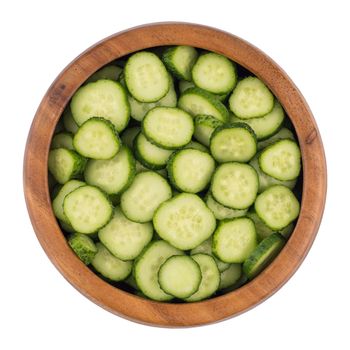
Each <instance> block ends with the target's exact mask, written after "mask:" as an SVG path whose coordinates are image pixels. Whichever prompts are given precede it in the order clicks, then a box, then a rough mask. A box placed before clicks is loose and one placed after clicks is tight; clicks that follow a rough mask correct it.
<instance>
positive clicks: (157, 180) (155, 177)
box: [120, 171, 172, 223]
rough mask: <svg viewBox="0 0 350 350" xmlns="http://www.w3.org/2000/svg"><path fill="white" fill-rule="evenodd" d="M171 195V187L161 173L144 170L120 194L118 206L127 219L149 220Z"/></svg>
mask: <svg viewBox="0 0 350 350" xmlns="http://www.w3.org/2000/svg"><path fill="white" fill-rule="evenodd" d="M171 196H172V192H171V187H170V186H169V184H168V182H167V181H166V180H165V179H164V178H163V177H162V176H161V175H159V174H157V173H156V172H153V171H145V172H141V173H139V174H137V175H136V176H135V178H134V181H133V183H132V184H131V186H130V187H129V188H128V189H127V190H126V191H125V192H124V193H123V194H122V196H121V199H120V206H121V209H122V211H123V213H124V215H125V216H126V217H127V218H128V219H129V220H132V221H135V222H140V223H143V222H148V221H151V220H152V218H153V215H154V213H155V211H156V210H157V208H158V207H159V205H160V204H161V203H163V202H164V201H166V200H168V199H169V198H171Z"/></svg>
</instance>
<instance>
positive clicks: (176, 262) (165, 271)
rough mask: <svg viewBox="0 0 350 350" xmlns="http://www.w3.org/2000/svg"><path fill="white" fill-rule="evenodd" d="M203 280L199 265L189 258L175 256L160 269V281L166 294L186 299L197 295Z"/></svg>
mask: <svg viewBox="0 0 350 350" xmlns="http://www.w3.org/2000/svg"><path fill="white" fill-rule="evenodd" d="M201 280H202V274H201V270H200V268H199V265H198V264H197V263H196V262H195V261H194V260H193V259H192V258H191V257H189V256H186V255H184V256H181V255H175V256H171V257H170V258H168V259H167V260H166V261H165V262H164V263H163V264H162V266H161V267H160V269H159V272H158V281H159V285H160V288H162V289H163V290H164V292H165V293H167V294H170V295H172V296H174V297H176V298H180V299H185V298H188V297H189V296H191V295H192V294H193V293H195V292H196V291H197V290H198V288H199V285H200V283H201Z"/></svg>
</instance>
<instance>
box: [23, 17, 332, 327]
mask: <svg viewBox="0 0 350 350" xmlns="http://www.w3.org/2000/svg"><path fill="white" fill-rule="evenodd" d="M208 38H210V40H208ZM167 45H190V46H195V47H199V48H202V49H206V50H210V51H214V52H217V53H219V54H223V55H225V56H226V57H229V58H230V59H232V60H234V61H235V62H237V63H238V64H240V65H242V66H243V67H245V68H247V69H248V70H250V71H251V72H252V73H254V74H255V75H257V76H258V77H259V78H260V79H262V80H263V81H264V82H265V83H266V85H267V86H268V87H269V88H270V90H271V91H272V92H273V94H274V95H275V96H276V97H277V98H278V99H279V101H280V102H281V104H282V105H283V107H284V109H285V111H286V113H287V114H288V115H289V117H290V119H291V121H292V123H293V125H294V128H295V131H296V134H297V136H298V139H299V144H300V148H301V153H302V162H303V189H302V201H301V212H300V216H299V218H298V221H297V224H296V227H295V229H294V232H293V234H292V235H291V237H290V239H289V240H288V242H287V244H286V245H285V247H284V248H283V249H282V251H281V253H280V254H279V255H278V256H277V258H276V259H275V260H274V261H273V262H272V263H271V264H270V265H269V266H268V267H267V268H266V269H265V270H264V271H263V272H262V273H261V274H259V275H258V276H257V277H256V278H255V279H253V280H252V281H250V282H248V283H247V284H245V285H243V286H242V287H240V288H238V289H236V290H234V291H232V292H229V293H227V294H224V295H222V296H218V297H215V298H212V299H208V300H205V301H201V302H196V303H181V304H171V303H164V302H157V301H151V300H148V299H145V298H141V297H139V296H135V295H132V294H130V293H128V292H125V291H123V290H121V289H118V288H115V287H113V286H112V285H110V284H108V283H107V282H105V281H103V280H102V279H101V278H100V277H98V276H97V275H96V274H94V273H93V272H92V271H91V270H90V269H89V268H88V267H86V266H85V265H84V264H83V263H82V262H81V261H80V260H79V259H78V258H77V257H76V255H75V254H74V253H73V252H72V250H71V249H70V248H69V246H68V244H67V242H66V239H65V237H64V235H63V234H62V231H61V229H60V227H59V225H58V223H57V221H56V218H55V216H54V214H53V211H52V208H51V201H50V194H49V188H48V172H47V160H48V153H49V144H50V140H51V138H52V135H53V133H54V129H55V126H56V124H57V122H58V120H59V117H60V116H61V113H62V111H63V109H64V107H65V106H66V104H67V103H68V102H69V100H70V98H71V96H72V95H73V94H74V92H75V91H76V90H77V88H78V87H79V86H80V85H81V84H82V83H83V82H84V81H85V80H86V79H87V78H88V77H89V76H90V75H91V74H92V73H94V72H95V71H97V70H98V69H99V68H101V67H102V66H104V65H105V64H108V63H110V62H112V61H113V60H115V59H118V58H120V57H122V56H125V55H127V54H129V53H132V52H135V51H138V50H144V49H147V48H151V47H156V46H167ZM33 169H35V171H34V172H33ZM23 186H24V194H25V200H26V204H27V209H28V213H29V216H30V219H31V222H32V226H33V228H34V231H35V233H36V236H37V238H38V240H39V242H40V244H41V246H42V248H43V249H44V251H45V252H46V254H47V256H48V257H49V259H50V260H51V262H52V263H53V264H54V265H55V267H56V268H57V269H58V270H59V271H60V273H61V274H62V275H63V276H64V277H65V278H66V280H67V281H68V282H69V283H70V284H71V285H73V286H74V287H75V288H76V289H77V290H78V291H79V292H81V293H82V294H83V295H85V296H86V297H87V298H88V299H90V300H91V301H93V302H94V303H96V304H98V305H99V306H101V307H103V308H104V309H106V310H108V311H110V312H112V313H114V314H116V315H119V316H122V317H124V318H127V319H129V320H133V321H135V322H138V323H142V324H147V325H153V326H162V327H189V326H197V325H204V324H209V323H214V322H217V321H221V320H224V319H228V318H230V317H233V316H237V315H239V314H241V313H243V312H245V311H247V310H249V309H251V308H252V307H254V306H256V305H258V304H259V303H261V302H262V301H264V300H266V299H267V298H268V297H270V296H271V295H273V294H274V293H275V292H276V291H277V290H278V289H280V288H281V287H282V286H283V285H284V284H285V283H286V282H287V281H288V280H289V279H290V278H291V276H292V275H293V274H294V273H295V271H296V270H297V269H298V267H299V266H300V264H301V263H302V261H303V260H304V258H305V256H306V255H307V253H308V251H309V249H310V248H311V245H312V243H313V241H314V239H315V237H316V234H317V231H318V228H319V225H320V222H321V218H322V215H323V211H324V206H325V199H326V188H327V171H326V160H325V154H324V150H323V145H322V140H321V136H320V133H319V131H318V128H317V125H316V122H315V120H314V117H313V115H312V112H311V110H310V108H309V107H308V105H307V103H306V101H305V99H304V97H303V96H302V94H301V93H300V91H299V90H298V88H297V87H296V86H295V84H294V83H293V82H292V80H291V79H290V78H289V77H288V75H287V74H286V73H285V72H284V71H283V70H282V69H281V68H280V67H279V66H278V65H277V63H275V62H274V61H273V60H272V59H271V58H270V57H268V56H267V55H266V54H265V53H263V52H262V51H261V50H259V49H258V48H256V47H255V46H253V45H252V44H250V43H248V42H247V41H245V40H243V39H241V38H239V37H237V36H235V35H233V34H230V33H227V32H224V31H221V30H219V29H216V28H212V27H208V26H204V25H199V24H192V23H185V22H161V23H150V24H145V25H141V26H137V27H133V28H131V29H127V30H124V31H121V32H119V33H116V34H113V35H111V36H109V37H107V38H105V39H103V40H101V41H99V42H98V43H96V44H95V45H93V46H91V47H90V48H88V49H87V50H85V51H84V52H83V53H82V54H80V55H79V56H78V57H77V58H75V59H74V60H73V61H72V62H71V63H70V64H69V65H68V66H67V67H66V68H65V69H64V70H63V71H62V72H61V73H60V74H59V75H58V77H57V78H56V79H55V80H54V82H53V83H52V85H51V86H50V87H49V89H48V91H47V92H46V94H45V96H44V97H43V99H42V101H41V103H40V105H39V107H38V110H37V111H36V114H35V117H34V119H33V122H32V125H31V129H30V131H29V134H28V139H27V144H26V150H25V155H24V166H23ZM286 261H288V263H286Z"/></svg>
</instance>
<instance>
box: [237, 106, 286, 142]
mask: <svg viewBox="0 0 350 350" xmlns="http://www.w3.org/2000/svg"><path fill="white" fill-rule="evenodd" d="M283 121H284V111H283V108H282V106H281V104H280V103H279V102H278V101H277V100H275V103H274V107H273V109H272V111H271V112H270V113H267V114H265V115H264V116H263V117H259V118H251V119H240V118H238V117H236V116H232V117H231V122H234V123H237V122H244V123H247V124H248V125H249V126H250V127H251V128H252V129H253V130H254V133H255V135H256V137H257V139H258V140H264V139H266V138H268V137H270V136H271V135H274V134H275V133H276V132H277V131H278V130H279V128H280V127H281V125H282V123H283Z"/></svg>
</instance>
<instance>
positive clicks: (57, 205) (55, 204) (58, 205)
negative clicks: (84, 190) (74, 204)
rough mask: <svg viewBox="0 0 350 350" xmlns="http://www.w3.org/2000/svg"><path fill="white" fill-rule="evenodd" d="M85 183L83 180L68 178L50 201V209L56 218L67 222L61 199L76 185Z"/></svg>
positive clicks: (79, 185) (75, 187)
mask: <svg viewBox="0 0 350 350" xmlns="http://www.w3.org/2000/svg"><path fill="white" fill-rule="evenodd" d="M84 185H86V184H85V182H83V181H78V180H70V181H68V182H66V183H65V184H64V185H63V186H62V188H61V189H60V190H59V192H58V194H57V195H56V197H55V198H54V200H53V201H52V209H53V212H54V214H55V216H56V218H57V219H59V220H61V221H63V222H65V223H69V222H68V219H67V217H66V215H64V212H63V201H64V198H65V197H66V195H67V194H69V193H70V192H72V191H74V190H75V189H77V188H78V187H81V186H84Z"/></svg>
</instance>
